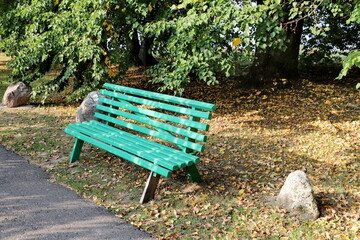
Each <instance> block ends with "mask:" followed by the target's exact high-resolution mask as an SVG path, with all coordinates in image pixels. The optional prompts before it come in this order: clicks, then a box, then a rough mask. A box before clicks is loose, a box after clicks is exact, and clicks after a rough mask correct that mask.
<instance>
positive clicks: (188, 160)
mask: <svg viewBox="0 0 360 240" xmlns="http://www.w3.org/2000/svg"><path fill="white" fill-rule="evenodd" d="M81 124H89V125H91V127H98V128H100V129H101V130H103V129H104V131H110V132H112V133H113V134H117V135H119V136H121V135H122V136H124V139H125V140H129V141H132V142H138V143H139V144H141V145H143V146H148V147H149V148H150V147H156V148H159V150H160V151H164V152H169V153H171V154H172V155H176V157H175V159H176V160H177V161H183V162H184V163H185V164H186V165H191V164H193V163H197V162H199V161H200V159H199V157H196V156H193V155H189V154H186V153H184V152H179V150H177V149H174V148H171V147H168V146H165V145H162V144H160V143H156V142H153V141H151V140H148V139H144V138H142V137H140V136H136V135H133V134H131V133H128V132H126V131H122V130H120V129H117V128H111V127H108V126H107V125H104V124H102V123H100V122H97V121H94V120H93V121H90V122H84V123H81Z"/></svg>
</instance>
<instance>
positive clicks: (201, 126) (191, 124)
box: [99, 98, 209, 131]
mask: <svg viewBox="0 0 360 240" xmlns="http://www.w3.org/2000/svg"><path fill="white" fill-rule="evenodd" d="M99 102H102V103H106V104H109V105H112V106H115V107H119V108H123V109H127V110H130V111H132V112H135V113H139V114H143V115H146V116H150V117H155V118H160V119H163V120H166V121H169V122H172V123H177V124H181V125H184V126H187V127H191V128H195V129H200V130H204V131H208V130H209V125H208V124H206V123H202V122H195V121H192V120H189V119H185V118H181V117H177V116H173V115H169V114H165V113H160V112H156V111H153V110H150V109H145V108H141V107H137V106H134V105H132V104H131V103H127V102H125V101H121V102H119V101H115V100H111V99H108V98H99Z"/></svg>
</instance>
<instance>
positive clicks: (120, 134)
mask: <svg viewBox="0 0 360 240" xmlns="http://www.w3.org/2000/svg"><path fill="white" fill-rule="evenodd" d="M95 122H96V121H92V122H88V123H86V124H79V125H77V126H79V127H84V128H85V129H86V131H87V133H88V134H91V130H94V131H96V133H97V134H100V135H101V137H106V138H110V139H111V140H112V141H115V142H119V146H121V147H122V148H124V150H126V151H129V152H132V151H133V153H134V154H137V155H139V156H140V157H145V158H148V157H149V160H152V159H153V160H154V161H158V160H164V159H165V160H166V161H169V162H170V163H171V165H169V166H168V167H169V168H173V167H172V166H175V167H178V168H183V167H186V166H189V165H191V164H194V163H196V162H198V161H199V159H198V157H196V156H192V157H189V156H185V155H184V154H181V152H180V151H179V150H175V149H173V148H168V149H166V148H164V147H163V146H164V145H162V144H159V143H155V142H152V141H150V140H147V139H144V138H141V137H139V136H136V135H132V134H131V135H132V136H130V137H129V136H128V135H127V134H125V133H126V132H124V131H122V130H118V131H114V130H113V129H107V128H106V125H104V124H96V123H95ZM75 125H76V124H75ZM80 131H81V130H80ZM105 134H107V136H105ZM94 136H95V137H99V135H94ZM99 138H100V137H99ZM111 144H112V143H111ZM135 150H136V151H135ZM174 150H175V151H174Z"/></svg>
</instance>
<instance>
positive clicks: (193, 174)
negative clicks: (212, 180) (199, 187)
mask: <svg viewBox="0 0 360 240" xmlns="http://www.w3.org/2000/svg"><path fill="white" fill-rule="evenodd" d="M186 171H187V173H188V176H189V178H190V181H191V182H196V183H200V182H202V181H203V180H202V178H201V176H200V174H199V171H198V170H197V168H196V166H195V164H193V165H191V166H188V167H186Z"/></svg>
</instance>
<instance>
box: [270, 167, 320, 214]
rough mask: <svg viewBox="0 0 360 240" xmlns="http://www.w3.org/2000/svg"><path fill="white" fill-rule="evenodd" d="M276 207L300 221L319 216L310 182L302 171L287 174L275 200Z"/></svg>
mask: <svg viewBox="0 0 360 240" xmlns="http://www.w3.org/2000/svg"><path fill="white" fill-rule="evenodd" d="M276 205H277V206H279V207H281V208H285V209H287V210H288V211H289V212H290V214H291V215H293V216H296V217H299V218H300V219H316V218H318V217H319V215H320V213H319V210H318V206H317V203H316V200H315V199H314V196H313V189H312V186H311V184H310V180H309V179H308V177H307V176H306V174H305V172H303V171H295V172H292V173H290V174H289V176H288V177H287V178H286V180H285V183H284V185H283V186H282V188H281V190H280V193H279V195H278V196H277V198H276Z"/></svg>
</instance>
